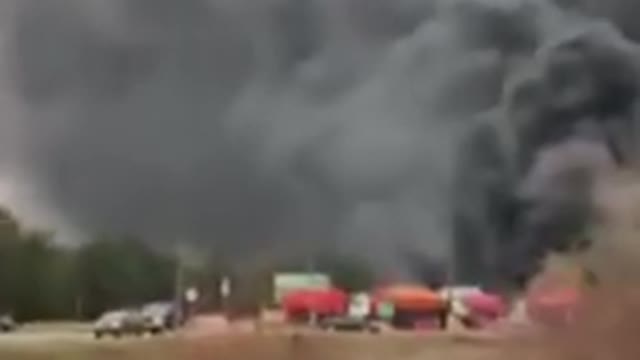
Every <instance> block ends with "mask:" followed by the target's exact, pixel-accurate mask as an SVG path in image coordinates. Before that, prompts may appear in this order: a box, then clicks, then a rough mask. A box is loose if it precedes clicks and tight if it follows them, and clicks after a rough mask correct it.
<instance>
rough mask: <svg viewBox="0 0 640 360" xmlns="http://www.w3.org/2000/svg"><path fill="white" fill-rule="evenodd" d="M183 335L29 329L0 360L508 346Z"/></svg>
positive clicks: (435, 339)
mask: <svg viewBox="0 0 640 360" xmlns="http://www.w3.org/2000/svg"><path fill="white" fill-rule="evenodd" d="M198 327H199V328H198V329H190V330H189V331H186V332H185V333H183V334H181V335H179V336H176V335H167V336H164V337H161V338H155V339H151V338H142V339H127V340H106V341H95V340H94V339H93V338H92V337H91V334H90V332H87V331H86V330H88V329H86V327H84V326H83V325H80V324H78V325H74V324H57V325H36V326H29V327H27V328H25V329H23V330H22V331H20V332H17V333H14V334H7V335H3V336H0V359H12V360H13V359H15V360H40V359H43V360H44V359H47V360H49V359H50V360H80V359H83V360H84V359H88V360H102V359H109V360H112V359H113V360H118V359H124V360H128V359H132V360H133V359H136V360H137V359H144V360H146V359H154V360H164V359H167V360H178V359H180V360H182V359H184V360H191V359H194V360H201V359H220V360H232V359H240V360H253V359H255V360H272V359H273V360H281V359H282V360H288V359H291V360H297V359H301V360H302V359H304V360H314V359H318V360H330V359H336V360H340V359H349V360H360V359H362V360H365V359H366V360H376V359H381V360H382V359H385V360H387V359H425V360H428V359H445V358H446V359H453V360H455V359H495V358H498V357H502V356H504V353H505V350H506V349H509V348H510V345H509V344H508V343H507V342H506V341H502V340H495V339H493V338H485V337H480V336H473V337H470V336H462V335H452V334H441V335H436V334H399V333H389V334H382V335H359V334H342V333H339V334H338V333H318V332H308V331H307V332H304V333H297V334H294V332H293V331H288V330H285V329H278V330H271V329H268V330H265V332H263V333H262V334H255V333H252V332H250V331H248V330H247V328H246V327H243V326H239V327H237V328H235V329H228V328H224V327H223V326H222V325H221V324H218V323H217V322H216V320H215V319H213V318H212V319H207V320H205V321H203V322H202V323H201V324H200V325H198Z"/></svg>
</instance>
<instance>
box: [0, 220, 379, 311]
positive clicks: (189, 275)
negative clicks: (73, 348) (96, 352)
mask: <svg viewBox="0 0 640 360" xmlns="http://www.w3.org/2000/svg"><path fill="white" fill-rule="evenodd" d="M52 235H53V234H52V233H47V232H41V231H32V230H29V229H25V228H23V227H22V226H21V225H20V223H19V222H18V221H17V219H15V218H14V217H13V216H12V215H11V213H9V212H8V211H6V210H3V209H0V313H3V312H10V313H11V314H13V316H15V317H16V318H17V319H19V320H20V321H30V320H44V319H92V318H95V317H96V316H98V315H99V314H100V313H101V312H103V311H105V310H108V309H113V308H119V307H127V306H139V305H142V304H144V303H146V302H150V301H158V300H171V299H173V297H174V294H175V291H176V288H175V277H176V265H177V260H176V257H175V256H174V254H173V252H170V251H162V250H161V249H156V248H154V247H151V246H149V244H148V243H146V242H144V241H142V240H141V239H138V238H134V237H127V236H113V235H100V236H96V237H95V238H94V239H91V240H90V241H86V242H85V243H83V244H77V245H75V246H73V247H69V246H60V245H58V244H56V243H54V242H53V236H52ZM316 266H317V268H316V270H318V271H323V272H327V273H329V275H330V276H331V277H332V278H333V280H334V282H335V283H336V285H338V286H340V287H343V288H345V289H346V290H363V289H366V288H368V287H369V286H370V285H371V283H372V281H373V277H372V273H371V271H369V270H370V269H369V268H368V267H367V266H366V265H364V264H363V263H361V262H359V261H355V260H354V259H351V258H348V257H341V256H330V255H327V254H324V255H322V256H319V257H318V258H317V259H316ZM272 270H273V271H277V270H286V271H296V270H304V263H303V262H300V263H299V264H296V261H293V262H292V263H290V264H281V266H280V268H278V266H274V267H273V268H272ZM226 275H227V274H225V268H224V267H223V266H222V265H221V263H216V262H213V261H205V262H204V263H203V264H198V265H197V266H191V265H189V266H186V267H185V268H184V272H183V274H182V275H181V276H182V277H183V278H185V279H186V283H188V284H193V285H196V286H198V288H199V289H200V290H201V292H202V302H203V306H205V307H208V308H215V307H216V306H218V305H220V299H219V294H217V286H218V284H219V281H220V279H221V277H223V276H226ZM264 279H265V281H268V277H265V278H264ZM257 296H258V295H257ZM259 296H261V297H263V299H259V301H262V302H264V303H268V299H265V298H264V297H268V296H270V295H269V294H265V293H261V294H260V295H259Z"/></svg>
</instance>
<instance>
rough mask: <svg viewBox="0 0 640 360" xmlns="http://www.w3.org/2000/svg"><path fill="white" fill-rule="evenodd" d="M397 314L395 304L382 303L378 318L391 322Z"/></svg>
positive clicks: (379, 307)
mask: <svg viewBox="0 0 640 360" xmlns="http://www.w3.org/2000/svg"><path fill="white" fill-rule="evenodd" d="M394 314H395V307H394V306H393V303H390V302H381V303H379V304H378V317H379V318H380V319H382V320H391V319H392V318H393V315H394Z"/></svg>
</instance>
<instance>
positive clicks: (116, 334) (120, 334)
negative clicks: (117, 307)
mask: <svg viewBox="0 0 640 360" xmlns="http://www.w3.org/2000/svg"><path fill="white" fill-rule="evenodd" d="M111 335H113V337H114V338H116V339H120V338H121V337H122V333H121V332H120V331H114V332H113V333H112V334H111Z"/></svg>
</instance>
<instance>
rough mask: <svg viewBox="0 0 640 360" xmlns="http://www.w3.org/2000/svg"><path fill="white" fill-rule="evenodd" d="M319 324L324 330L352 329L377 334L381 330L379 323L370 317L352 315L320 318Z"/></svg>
mask: <svg viewBox="0 0 640 360" xmlns="http://www.w3.org/2000/svg"><path fill="white" fill-rule="evenodd" d="M319 326H320V328H321V329H323V330H326V331H349V332H351V331H353V332H368V333H371V334H377V333H379V332H380V331H381V330H382V329H381V326H380V325H379V324H377V323H375V322H374V321H371V320H370V319H367V318H362V317H353V316H332V317H328V318H325V319H322V320H320V323H319Z"/></svg>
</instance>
